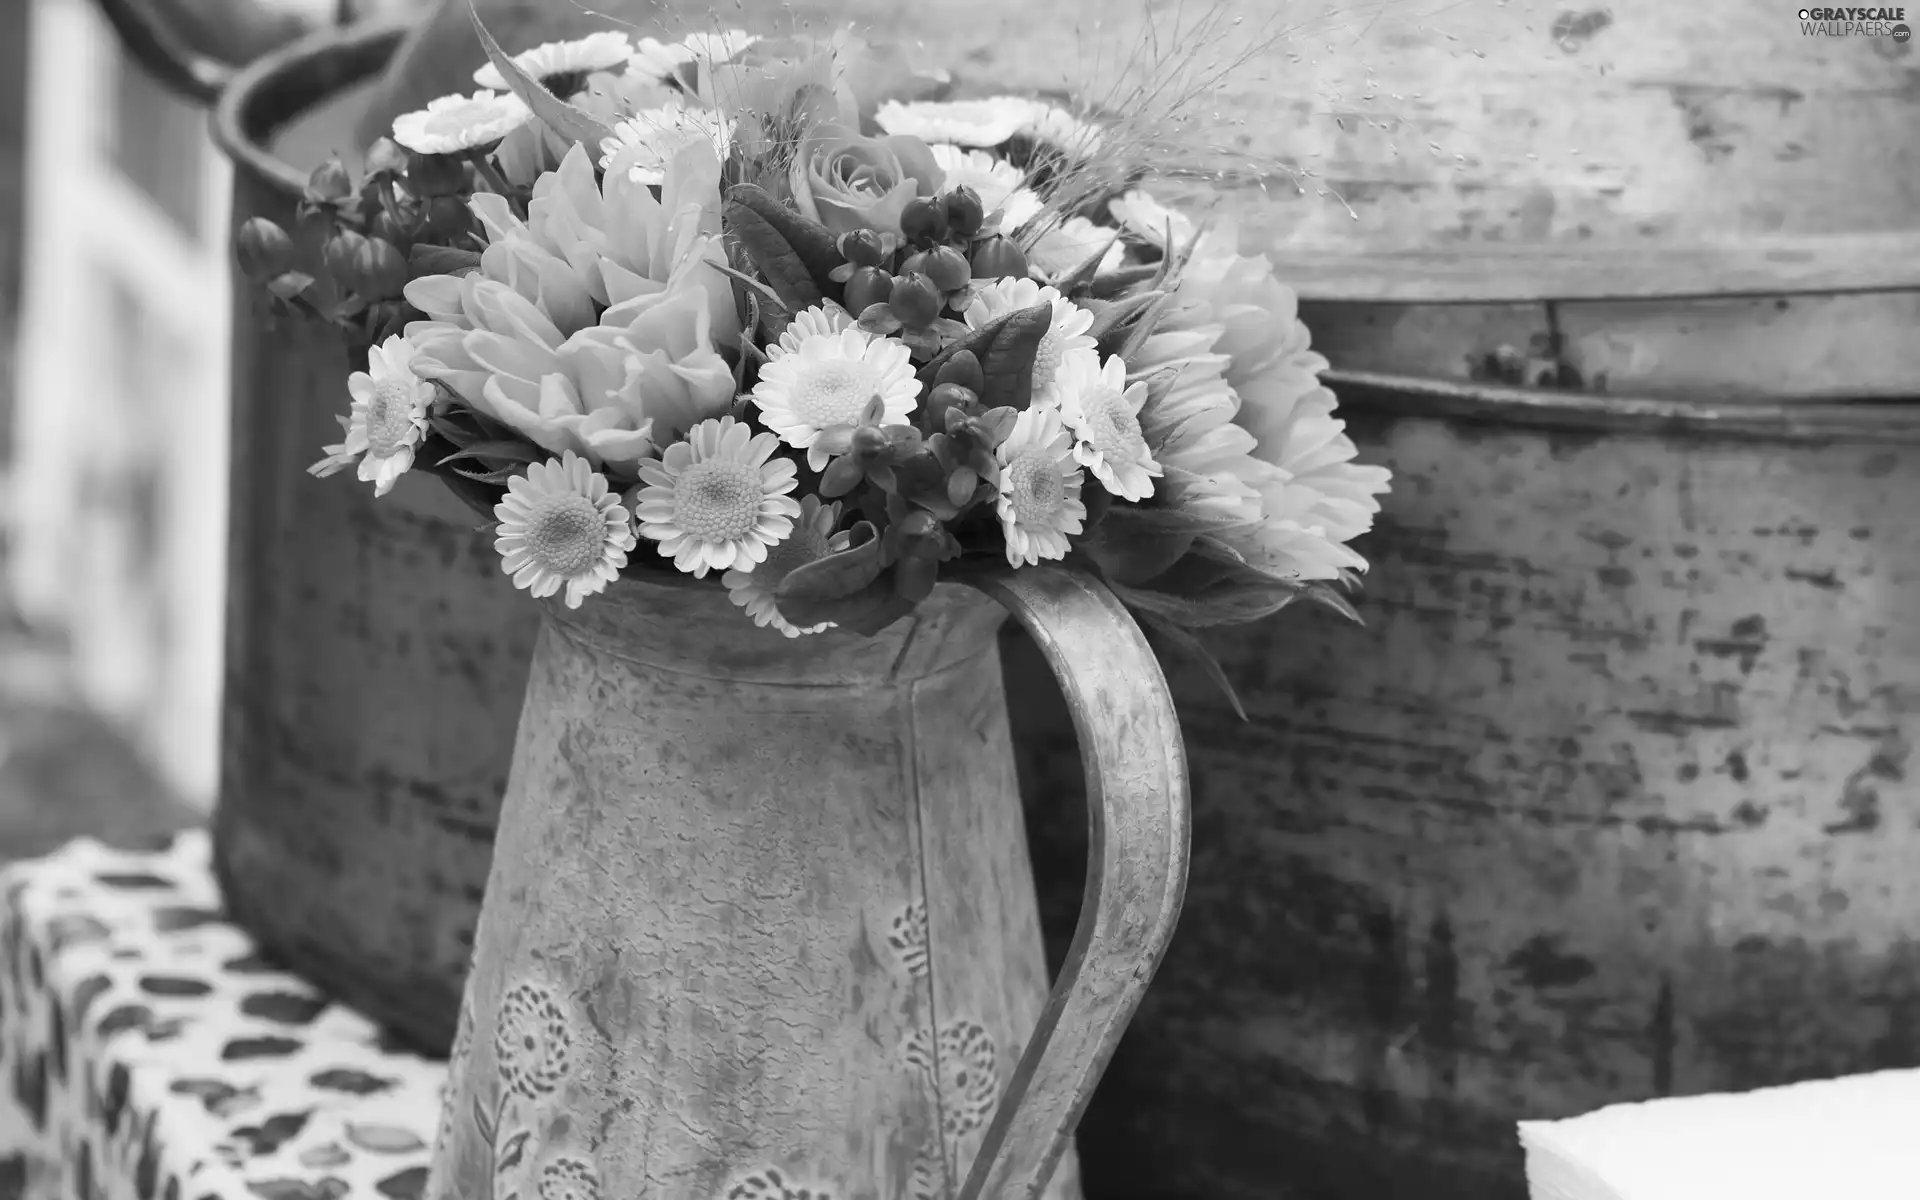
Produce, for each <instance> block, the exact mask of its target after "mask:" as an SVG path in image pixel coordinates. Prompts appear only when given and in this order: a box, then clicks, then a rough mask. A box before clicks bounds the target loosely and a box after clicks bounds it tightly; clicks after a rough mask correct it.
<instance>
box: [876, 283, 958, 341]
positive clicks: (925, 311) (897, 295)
mask: <svg viewBox="0 0 1920 1200" xmlns="http://www.w3.org/2000/svg"><path fill="white" fill-rule="evenodd" d="M945 304H946V298H945V297H944V296H943V295H942V294H941V292H940V289H939V288H938V287H936V286H934V282H933V280H931V279H928V278H927V277H926V276H925V275H918V274H914V275H902V276H901V277H900V278H899V279H897V280H895V281H894V284H893V291H892V293H891V294H889V295H888V296H887V307H889V308H891V309H892V310H893V315H894V316H895V317H897V318H899V320H900V323H901V324H902V325H905V326H906V327H907V328H909V329H919V328H924V327H925V326H927V325H931V324H932V323H933V319H934V318H935V317H937V316H939V315H940V309H941V308H942V307H943V306H944V305H945Z"/></svg>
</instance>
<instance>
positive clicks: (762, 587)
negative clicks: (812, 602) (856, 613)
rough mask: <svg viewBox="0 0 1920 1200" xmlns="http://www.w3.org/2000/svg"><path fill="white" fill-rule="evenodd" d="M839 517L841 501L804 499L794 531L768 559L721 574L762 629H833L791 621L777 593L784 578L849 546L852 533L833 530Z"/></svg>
mask: <svg viewBox="0 0 1920 1200" xmlns="http://www.w3.org/2000/svg"><path fill="white" fill-rule="evenodd" d="M839 519H840V506H839V505H838V504H823V503H821V500H820V497H818V496H808V497H806V498H805V499H803V500H801V501H800V517H799V520H797V521H795V522H794V526H793V532H792V533H790V534H788V535H787V536H786V538H785V539H784V540H783V541H781V542H779V543H778V544H776V545H775V546H773V547H772V548H771V549H769V550H768V551H767V557H766V560H765V561H764V562H762V563H760V564H759V565H758V566H756V567H754V568H753V569H752V570H750V571H743V570H740V569H739V568H735V569H734V570H731V571H728V572H727V573H726V575H724V576H722V577H721V582H722V583H724V584H726V586H727V599H729V600H731V601H733V602H734V604H736V605H738V606H739V607H741V608H744V609H746V610H747V615H748V616H750V617H752V618H753V623H754V624H755V625H758V626H760V627H762V628H765V627H767V626H769V625H771V626H772V627H773V628H775V629H778V630H779V631H780V632H781V633H784V634H786V635H787V636H788V637H790V638H791V637H800V636H801V635H803V634H809V633H819V632H820V631H821V630H823V629H831V628H832V627H833V622H831V621H827V622H823V623H822V624H819V625H807V626H804V627H802V626H798V625H795V624H794V623H793V622H791V621H789V620H787V619H786V618H785V617H783V616H781V615H780V608H779V606H778V604H777V603H776V602H775V593H776V592H777V591H778V590H779V588H780V581H781V580H783V579H785V578H786V577H787V576H789V575H791V574H793V572H795V571H797V570H799V569H800V568H801V567H804V566H806V565H807V564H808V563H810V562H816V561H818V560H820V559H823V558H825V557H826V556H827V555H829V554H836V553H838V552H839V551H841V550H845V549H846V548H847V545H848V543H849V542H850V541H851V539H852V535H851V534H848V533H835V532H834V531H833V526H834V523H835V522H836V521H838V520H839Z"/></svg>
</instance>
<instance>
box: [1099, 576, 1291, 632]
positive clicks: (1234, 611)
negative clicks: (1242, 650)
mask: <svg viewBox="0 0 1920 1200" xmlns="http://www.w3.org/2000/svg"><path fill="white" fill-rule="evenodd" d="M1108 586H1109V587H1111V588H1113V593H1114V595H1116V596H1118V597H1120V599H1121V600H1123V601H1125V602H1126V604H1127V605H1128V606H1129V607H1132V608H1138V609H1141V610H1143V611H1146V612H1151V613H1153V614H1155V615H1156V616H1159V617H1163V618H1165V619H1166V620H1168V621H1171V622H1173V623H1174V624H1176V625H1179V626H1180V627H1182V628H1183V629H1200V628H1205V627H1206V626H1209V625H1244V624H1246V623H1247V622H1249V621H1258V620H1260V619H1262V618H1264V617H1270V616H1272V615H1273V614H1274V613H1277V612H1279V611H1280V610H1281V609H1283V608H1285V607H1286V606H1287V605H1289V604H1291V603H1293V602H1294V601H1295V600H1296V599H1298V598H1299V596H1300V590H1299V589H1298V588H1296V587H1290V586H1287V585H1284V584H1279V583H1271V582H1269V583H1260V584H1231V583H1230V584H1221V585H1219V586H1216V587H1211V588H1208V589H1206V590H1205V591H1203V592H1201V593H1199V594H1198V595H1192V596H1186V595H1176V594H1174V593H1171V592H1166V591H1161V590H1160V589H1158V588H1145V587H1131V586H1128V585H1127V584H1124V583H1121V582H1119V581H1118V580H1113V579H1109V580H1108Z"/></svg>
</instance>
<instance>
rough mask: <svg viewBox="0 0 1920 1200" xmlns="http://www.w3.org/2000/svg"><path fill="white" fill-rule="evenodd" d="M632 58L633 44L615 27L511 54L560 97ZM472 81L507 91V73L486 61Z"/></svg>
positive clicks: (569, 93)
mask: <svg viewBox="0 0 1920 1200" xmlns="http://www.w3.org/2000/svg"><path fill="white" fill-rule="evenodd" d="M631 57H633V43H632V42H631V41H628V40H627V35H626V34H624V33H620V32H618V31H615V30H603V31H601V32H599V33H590V34H588V35H587V36H586V37H583V38H575V39H574V40H573V41H570V42H547V43H545V44H544V45H540V46H535V47H534V48H533V49H531V50H527V51H524V52H522V53H520V54H516V55H514V56H513V65H514V66H516V67H519V68H520V69H521V70H522V71H525V72H526V73H527V74H529V75H531V76H533V77H534V78H535V79H538V80H539V81H540V83H541V86H543V87H545V88H546V89H547V90H548V91H550V92H552V93H553V94H554V95H556V96H558V97H560V98H561V99H563V100H564V99H566V98H567V97H568V96H570V95H572V94H573V93H574V92H577V91H579V90H580V88H581V86H582V85H583V84H585V83H586V80H587V76H589V75H591V74H593V73H594V72H595V71H611V70H613V68H615V67H618V66H623V65H624V64H625V63H626V61H627V60H628V59H629V58H631ZM473 81H474V82H475V83H477V84H479V85H480V86H481V87H483V88H486V89H488V90H489V91H495V92H504V91H506V90H507V79H506V76H504V75H502V74H501V73H500V68H498V67H496V66H494V65H493V64H492V63H488V64H487V65H486V66H484V67H481V68H480V69H479V70H478V71H475V72H474V73H473Z"/></svg>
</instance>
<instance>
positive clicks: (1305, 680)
mask: <svg viewBox="0 0 1920 1200" xmlns="http://www.w3.org/2000/svg"><path fill="white" fill-rule="evenodd" d="M1342 395H1343V397H1344V398H1345V399H1346V402H1347V405H1348V408H1349V410H1350V411H1349V416H1350V422H1351V424H1350V431H1351V432H1352V433H1353V434H1354V437H1355V440H1356V441H1357V442H1358V443H1359V446H1360V452H1361V457H1362V458H1364V459H1366V460H1367V461H1370V462H1384V463H1386V464H1388V465H1390V466H1391V467H1392V468H1393V471H1394V475H1395V481H1396V482H1395V487H1394V491H1393V493H1392V495H1391V496H1389V497H1387V498H1386V502H1385V511H1384V513H1383V515H1382V520H1381V522H1380V524H1379V527H1378V528H1377V530H1376V531H1375V532H1374V533H1373V534H1372V535H1370V536H1369V537H1368V538H1367V539H1365V542H1364V544H1363V545H1362V546H1361V547H1360V548H1361V550H1362V552H1363V553H1365V554H1366V555H1367V556H1368V558H1369V559H1370V560H1371V561H1372V564H1373V566H1372V570H1371V571H1370V573H1369V576H1368V584H1367V588H1366V591H1365V594H1364V596H1363V597H1362V599H1361V602H1360V609H1361V612H1362V614H1363V615H1364V617H1365V618H1366V621H1367V627H1366V628H1364V629H1361V628H1357V627H1352V626H1348V625H1345V624H1342V623H1340V622H1338V621H1335V620H1331V619H1327V618H1325V617H1323V616H1322V615H1320V614H1318V613H1307V612H1287V613H1283V614H1280V615H1279V616H1277V617H1275V618H1274V619H1272V620H1270V621H1267V622H1263V623H1261V624H1259V625H1256V626H1254V627H1251V628H1249V629H1245V630H1221V631H1217V632H1216V633H1214V634H1212V635H1210V636H1209V637H1207V638H1206V641H1207V642H1208V644H1209V645H1210V646H1211V647H1212V649H1213V650H1214V652H1215V653H1216V655H1217V656H1218V657H1219V658H1220V660H1221V661H1222V663H1223V664H1224V665H1225V667H1226V670H1227V673H1228V675H1229V676H1230V678H1231V679H1232V681H1233V683H1234V685H1235V687H1236V688H1237V689H1238V690H1239V694H1240V697H1241V699H1242V700H1243V701H1244V702H1245V703H1246V706H1247V709H1248V712H1249V714H1250V716H1251V718H1252V720H1251V722H1250V723H1248V724H1244V725H1243V724H1241V723H1240V722H1238V721H1237V720H1236V719H1235V718H1234V717H1233V715H1232V714H1231V712H1229V711H1228V710H1227V708H1226V706H1225V705H1224V704H1222V703H1221V702H1219V701H1218V700H1216V699H1215V698H1214V697H1213V694H1212V692H1211V691H1210V690H1209V686H1208V684H1207V682H1206V681H1205V679H1203V678H1201V677H1200V676H1199V675H1198V674H1197V673H1195V672H1191V671H1187V670H1183V669H1176V670H1174V671H1173V672H1172V676H1173V681H1174V684H1175V688H1176V692H1177V694H1178V696H1179V700H1180V704H1181V710H1182V718H1183V727H1184V729H1185V731H1186V737H1187V743H1188V746H1189V753H1190V756H1191V759H1190V761H1191V769H1192V774H1193V786H1194V856H1195V857H1194V869H1193V875H1192V878H1193V885H1192V886H1191V888H1190V889H1189V892H1188V899H1187V914H1186V917H1185V919H1184V921H1183V922H1182V925H1181V930H1180V934H1179V936H1178V937H1177V938H1176V939H1175V942H1174V946H1173V948H1172V950H1171V952H1170V954H1169V956H1168V959H1167V964H1166V967H1165V969H1164V970H1163V972H1162V974H1161V976H1160V978H1159V980H1158V981H1157V982H1156V983H1155V986H1154V988H1153V990H1152V991H1151V992H1150V994H1149V996H1148V998H1147V1002H1146V1004H1145V1005H1144V1006H1143V1008H1142V1010H1141V1014H1140V1016H1139V1018H1138V1019H1137V1021H1136V1022H1135V1024H1134V1026H1133V1029H1132V1031H1131V1032H1130V1033H1129V1035H1128V1038H1127V1040H1126V1042H1125V1043H1124V1044H1123V1046H1122V1048H1121V1051H1120V1053H1119V1055H1118V1056H1117V1057H1116V1060H1115V1063H1114V1067H1113V1069H1112V1071H1111V1072H1110V1073H1109V1075H1108V1082H1107V1085H1106V1087H1105V1090H1103V1092H1102V1093H1101V1095H1100V1096H1099V1097H1098V1098H1097V1100H1096V1103H1095V1104H1094V1106H1093V1108H1092V1110H1091V1111H1090V1113H1089V1116H1088V1118H1087V1121H1086V1123H1085V1124H1084V1125H1083V1126H1082V1135H1081V1145H1082V1149H1083V1152H1084V1154H1085V1161H1086V1172H1087V1188H1088V1194H1089V1195H1090V1196H1096V1195H1098V1196H1153V1197H1156V1198H1158V1197H1166V1198H1168V1200H1188V1198H1192V1200H1200V1198H1202V1197H1205V1198H1206V1200H1243V1198H1244V1200H1268V1198H1270V1197H1274V1196H1276V1195H1278V1196H1286V1197H1289V1200H1376V1198H1377V1197H1380V1196H1397V1195H1420V1196H1423V1197H1430V1198H1432V1200H1508V1198H1510V1197H1511V1198H1515V1200H1518V1198H1519V1197H1522V1196H1524V1194H1525V1191H1524V1186H1523V1184H1522V1182H1521V1176H1520V1173H1519V1171H1520V1159H1519V1155H1518V1152H1517V1149H1516V1146H1515V1143H1514V1139H1513V1125H1512V1123H1513V1122H1514V1121H1515V1120H1518V1119H1520V1118H1522V1117H1542V1118H1553V1117H1561V1116H1568V1115H1572V1114H1574V1113H1578V1112H1583V1111H1587V1110H1589V1109H1592V1108H1595V1107H1599V1106H1601V1105H1604V1104H1608V1103H1612V1102H1616V1101H1625V1100H1635V1099H1643V1098H1648V1097H1652V1096H1657V1095H1665V1094H1692V1093H1699V1092H1708V1091H1718V1090H1726V1089H1746V1088H1752V1087H1757V1086H1762V1085H1767V1084H1775V1083H1783V1082H1787V1081H1791V1080H1796V1079H1803V1078H1809V1077H1814V1076H1830V1075H1839V1074H1845V1073H1849V1072H1858V1071H1866V1070H1871V1069H1876V1068H1881V1067H1908V1066H1915V1065H1920V1019H1917V1018H1920V942H1916V940H1915V937H1914V933H1913V930H1912V922H1911V920H1910V919H1909V916H1910V914H1911V913H1913V912H1914V911H1915V910H1916V908H1920V874H1916V872H1915V871H1914V870H1913V863H1914V862H1915V860H1916V855H1920V787H1916V785H1915V778H1916V775H1915V768H1914V763H1913V758H1912V751H1913V747H1914V746H1915V745H1916V744H1920V626H1916V624H1915V622H1914V620H1913V614H1914V613H1916V612H1920V525H1916V523H1915V521H1914V520H1913V514H1915V513H1916V512H1920V417H1916V416H1914V415H1912V410H1908V409H1901V408H1890V409H1881V410H1878V411H1877V412H1876V411H1875V410H1871V409H1869V410H1864V411H1862V412H1860V413H1858V414H1855V415H1848V414H1846V413H1843V412H1841V411H1839V410H1836V409H1834V408H1832V407H1830V406H1822V405H1809V406H1805V407H1804V408H1803V409H1802V410H1800V411H1798V412H1797V413H1789V414H1787V415H1786V416H1778V417H1775V416H1768V417H1766V418H1764V419H1763V418H1762V416H1760V415H1759V414H1760V413H1761V411H1762V410H1758V409H1741V410H1730V412H1731V416H1730V417H1729V418H1728V423H1727V425H1726V428H1725V432H1719V430H1720V428H1721V427H1720V426H1718V425H1716V423H1715V419H1713V418H1710V417H1708V416H1706V415H1704V414H1703V413H1702V412H1701V411H1700V410H1697V409H1693V408H1690V407H1689V406H1685V405H1673V406H1669V411H1667V412H1665V413H1664V414H1662V413H1659V412H1649V413H1646V414H1644V415H1642V416H1641V417H1638V418H1633V419H1622V418H1621V417H1620V416H1618V415H1617V414H1609V413H1607V412H1605V411H1600V410H1598V409H1597V406H1596V404H1595V403H1593V402H1584V403H1585V407H1584V408H1577V409H1576V410H1574V411H1572V412H1563V413H1561V414H1559V415H1558V416H1557V417H1553V418H1552V419H1555V420H1558V421H1559V422H1560V424H1559V425H1558V426H1557V427H1556V426H1553V425H1551V424H1549V423H1547V421H1546V420H1544V419H1543V417H1542V415H1541V414H1538V413H1533V412H1528V411H1524V410H1521V409H1520V408H1519V406H1517V405H1514V406H1505V405H1501V404H1494V403H1485V402H1483V403H1481V404H1480V405H1479V407H1478V411H1472V410H1469V409H1468V408H1467V406H1466V403H1465V402H1464V401H1462V402H1461V403H1460V405H1459V406H1458V407H1459V409H1460V411H1459V412H1457V413H1456V414H1454V415H1453V416H1451V417H1441V416H1428V415H1423V410H1424V409H1427V408H1428V407H1430V405H1431V404H1433V403H1437V402H1434V401H1430V400H1429V399H1428V398H1426V397H1408V396H1398V397H1396V396H1394V395H1392V394H1391V393H1385V392H1368V391H1366V390H1364V389H1361V388H1359V387H1349V388H1347V389H1346V390H1344V391H1343V392H1342ZM1568 403H1573V402H1572V401H1569V402H1568ZM1474 418H1478V419H1474ZM1768 421H1771V422H1772V425H1771V430H1772V433H1771V436H1767V434H1768ZM1005 654H1006V658H1007V663H1008V666H1007V670H1008V674H1009V680H1010V683H1009V694H1010V696H1012V697H1013V698H1014V699H1015V702H1016V703H1015V706H1014V708H1013V720H1014V722H1015V727H1016V729H1019V730H1021V732H1022V734H1023V735H1030V736H1023V738H1022V740H1021V741H1020V742H1019V743H1018V747H1019V750H1020V753H1021V756H1022V761H1021V779H1022V783H1023V787H1024V788H1025V790H1026V791H1027V794H1028V795H1029V797H1039V796H1053V795H1057V794H1060V793H1062V792H1066V791H1068V790H1070V789H1071V787H1072V786H1073V776H1074V768H1073V763H1072V759H1071V755H1070V753H1069V751H1068V750H1067V748H1066V745H1065V743H1064V742H1063V740H1062V737H1063V732H1064V731H1063V727H1062V725H1061V721H1060V713H1059V711H1058V709H1057V708H1056V707H1055V706H1054V705H1053V704H1052V703H1051V702H1050V701H1049V699H1048V697H1047V696H1046V692H1045V682H1044V680H1041V679H1039V678H1038V677H1037V674H1036V672H1035V670H1034V666H1033V664H1032V661H1031V653H1030V651H1027V650H1025V649H1024V648H1023V647H1022V646H1020V645H1019V644H1018V643H1017V641H1014V642H1011V643H1010V644H1009V645H1008V646H1007V647H1006V651H1005ZM1071 812H1072V805H1071V804H1070V803H1062V802H1061V801H1058V800H1054V799H1048V800H1045V801H1035V800H1030V814H1029V819H1030V821H1031V822H1032V824H1033V831H1032V835H1031V836H1032V843H1033V847H1034V854H1035V859H1036V869H1037V872H1038V876H1039V878H1040V880H1041V884H1042V913H1043V919H1044V920H1045V921H1046V922H1047V927H1048V929H1049V931H1050V941H1051V944H1053V945H1054V946H1055V947H1056V948H1057V946H1058V944H1059V942H1058V939H1059V936H1060V931H1061V930H1062V929H1064V928H1065V925H1064V922H1066V921H1067V919H1068V918H1069V916H1070V914H1071V913H1072V911H1073V906H1074V900H1075V889H1076V887H1077V879H1076V877H1075V863H1076V862H1077V856H1078V853H1079V850H1078V845H1079V837H1080V834H1079V833H1078V831H1077V830H1075V829H1074V828H1073V826H1072V823H1071V819H1070V816H1069V815H1068V814H1071Z"/></svg>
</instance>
